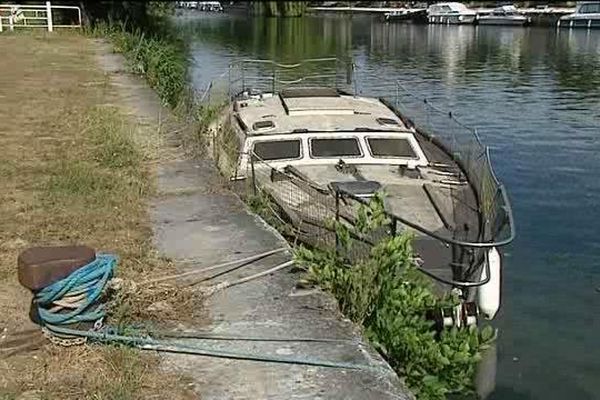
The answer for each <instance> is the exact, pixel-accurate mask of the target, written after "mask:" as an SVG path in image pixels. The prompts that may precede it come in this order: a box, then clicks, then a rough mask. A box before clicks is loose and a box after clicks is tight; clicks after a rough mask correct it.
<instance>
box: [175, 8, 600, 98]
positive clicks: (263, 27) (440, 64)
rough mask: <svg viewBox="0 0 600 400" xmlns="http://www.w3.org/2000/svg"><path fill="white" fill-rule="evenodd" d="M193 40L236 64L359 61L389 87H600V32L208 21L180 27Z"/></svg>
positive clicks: (358, 20)
mask: <svg viewBox="0 0 600 400" xmlns="http://www.w3.org/2000/svg"><path fill="white" fill-rule="evenodd" d="M180 25H181V27H182V29H183V31H184V32H186V33H187V34H188V35H190V38H191V40H196V41H202V42H204V43H207V44H212V45H217V46H219V47H221V48H226V49H228V50H229V51H231V53H232V55H233V56H234V57H257V58H269V59H275V60H280V61H290V62H291V61H297V60H299V59H303V58H313V57H323V56H329V55H337V56H342V57H347V56H350V55H352V56H354V57H355V59H358V60H359V64H360V63H363V64H364V66H365V67H366V69H367V70H369V71H371V72H374V73H376V75H378V77H379V78H380V79H381V78H382V77H384V76H385V77H386V79H387V80H389V78H390V77H392V76H403V75H409V76H411V75H419V76H420V77H422V78H426V79H440V80H444V81H449V82H454V81H457V82H458V81H462V82H466V83H469V82H473V81H478V80H480V79H482V78H483V76H484V74H494V73H498V74H499V76H502V75H501V74H506V79H507V82H508V83H509V84H510V85H515V86H521V85H523V86H529V85H530V82H531V81H532V80H534V79H535V78H536V74H537V73H538V72H539V71H540V70H549V71H551V72H552V73H553V76H554V79H556V82H557V84H558V86H559V87H562V88H567V89H577V90H582V91H594V90H599V89H598V88H599V87H600V32H593V31H592V32H589V31H585V30H579V31H577V30H561V31H556V30H553V29H547V28H519V27H501V26H499V27H496V26H480V27H472V26H441V25H412V24H402V23H388V24H386V23H382V22H380V21H379V20H377V19H375V18H368V17H355V18H345V17H306V18H291V19H278V18H261V17H246V16H245V17H233V16H232V17H228V16H220V17H204V18H194V19H187V20H180Z"/></svg>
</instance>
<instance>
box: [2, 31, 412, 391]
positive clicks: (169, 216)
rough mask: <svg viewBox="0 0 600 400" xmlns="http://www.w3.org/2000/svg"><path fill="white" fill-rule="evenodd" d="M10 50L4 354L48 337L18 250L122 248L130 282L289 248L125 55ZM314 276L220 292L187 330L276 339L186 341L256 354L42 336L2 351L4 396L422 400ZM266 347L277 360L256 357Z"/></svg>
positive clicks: (14, 46) (60, 43) (63, 48)
mask: <svg viewBox="0 0 600 400" xmlns="http://www.w3.org/2000/svg"><path fill="white" fill-rule="evenodd" d="M0 45H2V48H3V49H5V50H6V53H5V54H8V55H9V56H8V57H7V58H6V60H7V64H6V65H3V67H4V69H3V71H5V73H4V74H3V77H2V79H3V81H2V83H3V86H2V87H3V91H2V92H0V93H1V96H0V102H1V104H0V105H2V106H3V108H2V109H3V110H6V113H5V114H3V115H2V119H1V120H2V121H3V128H4V129H3V135H4V137H3V144H4V145H5V146H6V147H5V149H6V152H4V153H3V154H2V157H3V158H2V161H3V162H2V165H3V169H2V177H3V180H2V185H3V187H2V189H3V190H2V196H3V197H4V198H3V199H2V200H3V201H2V208H1V209H0V213H1V214H0V215H2V220H3V221H6V224H5V225H6V228H5V229H4V231H3V233H2V234H3V239H4V240H3V247H2V249H1V253H0V254H1V255H2V260H3V261H4V262H3V263H2V267H3V269H2V271H1V272H2V274H1V276H2V280H3V281H2V286H3V289H4V290H3V291H2V294H3V296H2V297H0V305H1V306H2V308H3V310H7V312H6V313H5V314H4V315H3V319H2V321H1V327H2V332H3V333H2V338H0V345H6V344H7V342H9V341H11V340H13V339H14V338H16V336H17V335H18V333H19V332H21V331H22V330H23V329H35V326H33V325H32V324H31V323H30V322H29V321H28V308H29V300H30V298H31V294H30V293H29V292H28V291H26V290H25V289H23V288H22V287H21V286H20V285H19V284H18V282H17V280H16V265H15V259H16V256H17V254H18V253H19V251H21V250H22V249H24V248H26V247H28V246H31V245H40V244H46V245H52V244H65V243H86V244H89V245H91V246H94V247H96V248H97V249H98V250H102V251H109V252H114V253H116V254H118V255H119V257H120V264H119V268H118V271H119V277H121V278H125V279H127V280H131V281H136V282H139V281H141V280H145V279H147V278H148V277H153V276H163V275H165V274H166V273H168V272H169V271H172V266H173V265H174V264H175V265H177V264H183V265H185V268H183V267H181V266H180V268H178V269H177V270H178V271H180V272H181V271H190V270H194V269H196V270H197V269H198V268H202V267H203V266H206V265H211V264H214V263H218V262H219V261H228V260H231V259H238V258H240V257H242V256H243V255H246V254H254V253H257V252H261V251H264V250H270V249H272V248H277V247H284V246H286V244H285V242H284V241H283V239H281V238H280V237H279V236H278V235H277V234H276V233H275V232H274V231H273V230H272V229H271V228H269V227H268V226H266V225H265V224H264V222H262V221H261V220H260V219H258V218H257V217H255V216H254V215H253V214H251V213H250V212H249V211H248V209H247V208H246V206H245V205H244V204H243V203H242V202H241V200H239V198H237V197H236V196H235V195H234V194H233V193H232V192H230V191H229V190H227V185H226V184H225V183H224V182H223V181H222V180H221V178H220V176H219V175H218V173H217V172H216V170H215V169H214V167H213V166H212V161H211V160H189V159H188V158H186V156H185V150H184V149H183V148H182V139H183V138H182V136H184V135H182V134H181V132H182V130H181V129H179V128H180V127H178V126H176V122H175V121H176V119H174V118H171V117H170V116H171V113H170V111H169V110H168V109H166V108H165V107H164V106H163V105H162V102H161V100H160V99H159V97H158V96H157V94H156V93H155V92H153V91H152V90H151V89H150V88H149V87H148V86H147V84H146V83H144V81H143V80H141V78H139V77H135V76H133V75H131V74H128V73H125V69H126V68H127V67H126V63H125V61H124V59H123V58H122V57H121V56H119V55H116V54H114V53H113V52H112V50H111V46H110V45H108V44H107V43H106V42H104V41H97V40H92V39H89V38H84V37H82V36H79V35H75V34H68V35H39V36H38V35H27V34H23V35H11V36H3V37H1V38H0ZM8 62H10V64H9V63H8ZM48 66H51V67H50V68H49V67H48ZM4 89H6V90H4ZM4 132H6V133H4ZM24 151H25V152H26V153H25V154H26V155H25V156H23V152H24ZM155 173H156V177H157V179H158V188H157V189H158V190H157V191H156V192H155V190H154V189H155V184H154V182H155V180H154V179H155V178H154V176H155ZM154 194H156V197H155V198H154V200H152V201H151V198H152V197H153V195H154ZM149 202H151V204H152V205H151V207H150V215H151V218H149V215H148V213H147V212H148V211H147V210H148V208H147V207H148V204H149ZM150 221H152V226H151V224H150ZM153 238H154V240H155V243H156V245H157V246H158V250H159V252H158V253H157V252H156V251H155V248H154V246H153ZM286 259H289V254H288V255H287V256H286V255H284V254H281V255H280V256H277V257H275V258H274V259H273V258H272V259H270V260H269V259H266V260H263V261H261V262H257V263H254V264H253V265H251V266H248V267H246V268H244V269H240V270H239V271H236V272H235V273H233V274H230V275H226V276H223V278H221V279H226V280H227V281H232V280H233V281H235V280H236V279H238V278H241V277H247V276H249V275H252V274H256V273H260V272H264V271H265V270H266V269H268V268H270V267H271V266H272V265H271V264H270V263H271V262H273V263H277V262H278V261H284V260H286ZM190 260H194V261H193V262H191V263H190ZM302 274H303V273H302V272H301V271H294V272H289V271H279V272H277V273H272V274H268V275H267V276H265V277H263V278H261V279H255V280H252V281H249V282H247V283H244V284H240V285H236V286H234V287H232V288H229V289H227V290H221V291H219V292H217V293H215V294H214V295H213V296H211V297H210V298H209V299H207V301H206V306H205V308H206V312H207V315H204V318H203V319H202V320H195V321H189V320H188V321H186V322H185V323H183V324H180V325H179V327H180V328H188V329H192V330H195V331H196V332H197V331H198V330H200V329H201V330H202V332H203V333H205V334H213V335H215V334H218V335H225V336H226V335H231V336H240V335H241V334H243V335H244V336H246V335H248V337H254V338H266V339H268V338H278V339H277V340H273V339H270V340H264V339H263V340H259V341H258V342H257V341H255V340H250V341H249V340H242V341H239V340H233V341H230V342H220V343H221V344H220V345H215V344H214V343H213V344H212V345H209V344H208V343H206V341H202V340H198V339H187V340H181V341H180V343H181V344H186V345H200V346H203V347H204V348H212V350H214V351H218V350H221V351H229V352H234V353H238V354H242V355H244V354H245V356H242V357H240V358H242V359H239V360H224V359H222V358H207V357H198V356H189V355H172V356H164V357H158V356H155V355H152V354H148V353H141V352H139V351H136V350H132V349H129V348H125V347H121V346H93V345H91V346H83V347H80V346H76V347H69V348H63V347H58V346H56V345H53V344H49V343H48V342H46V341H45V340H44V339H43V337H41V336H39V335H38V336H37V337H36V340H37V341H38V344H37V346H36V347H37V348H36V349H31V348H28V349H26V350H27V351H23V352H21V353H19V354H16V355H13V354H2V355H10V357H8V358H5V359H4V358H3V359H2V360H1V361H0V370H1V371H2V375H1V376H2V377H1V378H0V379H1V380H0V383H1V384H2V385H1V387H2V389H1V391H0V394H1V395H2V396H3V397H7V398H25V397H23V396H29V397H28V398H46V397H50V398H66V399H81V398H100V399H111V398H125V399H138V398H139V399H142V398H144V399H145V398H150V397H153V396H154V397H157V398H167V397H168V398H172V399H186V398H197V397H198V396H200V395H201V396H202V398H204V399H211V398H212V399H222V398H224V397H227V396H230V395H234V396H237V397H236V398H281V399H288V398H291V397H293V396H298V394H299V393H301V394H302V396H307V397H308V398H318V397H322V398H328V399H336V398H339V399H350V398H356V399H362V398H374V399H392V398H393V399H398V398H401V399H404V398H406V399H409V398H411V396H410V394H409V393H408V391H407V390H406V389H405V388H404V387H403V385H402V383H401V381H400V380H399V379H398V377H397V376H396V374H395V373H394V372H393V371H392V370H391V368H390V367H389V366H388V365H387V364H386V363H385V362H384V361H383V360H382V359H381V357H380V356H379V355H378V354H377V353H376V352H374V351H373V350H372V349H370V347H369V346H368V345H367V344H366V343H364V342H363V341H362V339H361V336H360V333H359V332H358V330H357V329H356V327H355V326H354V325H353V324H352V323H350V322H349V321H347V320H344V319H343V317H342V316H341V315H340V314H339V311H338V310H337V307H336V303H335V301H334V300H333V298H331V297H330V296H329V295H326V294H324V293H322V292H320V291H315V290H313V291H306V292H304V291H301V290H297V289H296V283H297V281H298V279H299V278H300V277H301V276H302ZM216 283H217V284H220V283H223V281H222V280H221V281H220V280H218V279H217V280H216ZM199 290H200V289H199ZM142 291H143V290H142ZM150 305H152V304H150ZM113 306H114V305H113ZM125 307H126V308H122V304H116V308H113V310H114V311H117V312H116V313H114V314H113V315H111V316H112V318H113V319H111V320H110V321H109V323H112V322H115V321H118V320H119V318H120V317H126V316H127V314H130V313H132V312H133V311H136V312H142V314H141V315H136V317H137V318H138V320H143V319H144V318H152V317H153V318H154V319H155V320H156V319H157V316H156V315H155V314H156V313H157V312H156V307H155V308H154V309H153V310H154V311H152V312H151V313H146V314H143V312H144V311H149V310H150V308H149V307H148V308H142V309H140V308H139V305H138V308H136V309H132V308H131V307H136V304H135V303H131V302H125ZM127 307H128V308H127ZM161 307H162V306H161ZM197 311H198V309H197V308H195V309H191V310H190V312H197ZM179 316H181V315H179ZM115 318H116V319H115ZM175 319H176V320H180V319H179V318H175ZM159 322H164V321H160V320H159ZM298 337H300V338H309V339H311V340H310V341H306V340H304V339H295V338H298ZM280 339H281V340H283V342H282V341H281V340H280ZM319 339H324V340H323V341H321V342H318V340H319ZM315 340H317V342H315ZM211 346H212V347H211ZM21 350H23V349H21ZM3 353H4V352H3ZM253 354H254V355H255V356H260V357H266V358H271V359H272V362H255V361H250V360H248V359H249V358H252V357H253V356H252V355H253ZM290 360H291V361H290ZM290 362H291V365H290ZM307 363H308V364H312V365H306V364H307ZM40 368H44V371H45V372H44V373H40ZM241 371H243V372H241Z"/></svg>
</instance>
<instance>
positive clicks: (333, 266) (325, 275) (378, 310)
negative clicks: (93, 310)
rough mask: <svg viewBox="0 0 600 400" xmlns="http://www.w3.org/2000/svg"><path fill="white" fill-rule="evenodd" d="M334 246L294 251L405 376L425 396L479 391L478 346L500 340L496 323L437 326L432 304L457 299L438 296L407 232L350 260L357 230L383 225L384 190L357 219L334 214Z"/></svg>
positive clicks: (369, 231) (363, 232)
mask: <svg viewBox="0 0 600 400" xmlns="http://www.w3.org/2000/svg"><path fill="white" fill-rule="evenodd" d="M331 224H332V227H333V228H334V229H335V230H336V233H337V238H338V246H337V248H336V249H324V250H321V249H308V248H306V247H299V248H297V249H296V251H295V258H296V260H297V261H298V263H299V264H300V265H303V266H305V267H306V269H307V271H308V276H309V279H310V280H312V281H313V282H314V283H317V284H319V285H320V286H321V287H323V288H324V289H325V290H328V291H330V292H331V293H332V294H333V295H334V296H335V297H336V299H337V300H338V302H339V305H340V308H341V311H342V312H343V313H344V314H345V315H346V316H347V317H348V318H350V319H351V320H352V321H354V322H356V323H359V324H361V325H362V326H363V328H364V332H365V336H366V337H367V338H368V339H369V340H370V341H371V343H372V344H373V345H374V346H375V347H376V348H377V350H378V351H379V352H380V353H381V354H382V355H383V357H385V358H386V359H387V360H388V362H389V363H390V365H391V366H392V367H393V368H394V369H395V370H396V371H397V372H398V373H399V374H400V375H401V376H403V377H404V379H405V380H406V382H407V384H408V385H409V387H410V388H411V389H412V390H413V391H414V392H415V394H416V395H417V397H418V398H419V399H444V398H445V397H446V396H447V395H448V394H451V393H461V394H469V393H472V392H473V377H474V373H475V366H476V363H477V361H478V360H479V359H480V352H481V351H482V350H483V349H484V348H485V347H486V345H487V344H488V343H489V342H490V341H492V340H493V339H494V331H493V329H492V328H491V327H487V328H485V329H482V330H480V329H478V328H477V327H474V326H472V327H469V328H464V329H457V328H452V329H447V330H443V331H441V332H438V331H437V330H436V328H435V326H434V322H433V321H432V320H430V319H428V317H427V316H428V314H429V312H430V311H431V310H436V309H440V308H447V307H449V306H452V305H455V304H457V301H458V300H457V299H456V298H455V297H453V296H451V295H448V296H444V297H439V296H437V295H436V294H435V293H434V291H433V290H432V287H431V283H430V282H429V281H428V280H427V278H425V277H424V276H423V275H422V274H421V273H420V272H419V271H418V270H417V269H416V266H415V263H414V254H413V250H412V247H411V242H412V239H413V237H412V235H411V234H410V233H408V232H405V233H402V234H401V235H397V236H391V237H390V236H386V237H385V238H384V239H382V240H380V241H378V242H377V243H376V244H375V245H374V246H373V247H372V248H371V251H370V254H369V257H367V258H366V259H361V260H360V261H351V260H352V257H351V256H350V255H351V254H352V250H353V246H355V242H356V240H355V239H353V238H355V237H361V236H362V237H364V236H368V235H369V234H372V233H373V232H376V231H377V230H380V229H385V227H386V226H387V225H388V224H389V220H388V218H387V217H386V214H385V212H384V198H383V195H381V194H378V195H376V196H375V197H374V198H373V199H372V201H371V202H370V204H369V205H361V206H359V208H358V210H357V220H356V222H355V223H354V225H353V226H349V225H347V224H344V223H340V222H336V221H331Z"/></svg>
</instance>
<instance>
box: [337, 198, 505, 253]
mask: <svg viewBox="0 0 600 400" xmlns="http://www.w3.org/2000/svg"><path fill="white" fill-rule="evenodd" d="M337 193H339V194H340V195H343V196H345V197H349V198H351V199H352V200H355V201H358V202H360V203H361V204H365V205H367V204H369V202H368V201H367V200H366V199H364V198H361V197H358V196H356V195H353V194H352V193H350V192H348V191H345V190H343V189H338V190H336V194H337ZM503 193H504V192H503ZM506 200H507V201H508V198H506ZM384 213H385V215H386V216H387V217H389V218H390V219H392V221H397V222H400V223H401V224H403V225H406V226H408V227H410V228H413V229H415V230H417V231H419V232H421V233H423V234H425V235H427V236H430V237H432V238H434V239H436V240H439V241H440V242H443V243H446V244H452V245H455V246H460V247H467V248H492V247H502V246H506V245H507V244H509V243H510V242H512V241H513V239H514V237H515V232H514V229H513V224H512V223H511V224H510V226H511V233H510V235H509V237H508V238H506V239H504V240H500V241H497V242H466V241H462V240H457V239H451V238H446V237H444V236H441V235H438V234H437V233H435V232H432V231H430V230H428V229H426V228H423V227H422V226H420V225H418V224H416V223H414V222H411V221H408V220H406V219H404V218H402V217H400V216H398V215H395V214H391V213H389V212H387V211H384ZM507 214H508V216H509V217H508V218H509V219H510V220H511V221H512V219H513V216H512V210H511V209H510V208H509V211H508V213H507Z"/></svg>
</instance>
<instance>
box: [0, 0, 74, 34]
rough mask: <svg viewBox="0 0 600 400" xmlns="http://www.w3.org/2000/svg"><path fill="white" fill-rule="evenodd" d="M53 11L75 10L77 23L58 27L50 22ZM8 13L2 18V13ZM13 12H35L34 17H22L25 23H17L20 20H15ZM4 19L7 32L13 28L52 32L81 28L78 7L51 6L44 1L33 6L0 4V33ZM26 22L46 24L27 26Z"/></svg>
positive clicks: (48, 2)
mask: <svg viewBox="0 0 600 400" xmlns="http://www.w3.org/2000/svg"><path fill="white" fill-rule="evenodd" d="M53 10H75V11H77V23H76V24H72V25H58V24H54V23H53V22H52V11H53ZM3 11H4V12H6V11H8V12H9V15H8V16H3V15H2V12H3ZM15 12H21V14H23V13H24V12H35V16H33V17H28V16H24V15H22V19H23V20H24V21H25V23H19V22H20V20H15V17H16V16H17V14H15ZM38 13H41V14H45V16H44V17H40V16H38ZM2 19H4V20H5V21H6V22H7V23H8V28H9V30H11V31H12V30H14V29H15V28H47V29H48V31H50V32H52V31H53V30H54V28H81V27H82V17H81V8H80V7H78V6H63V5H52V4H51V2H50V1H46V2H45V4H40V5H34V4H0V32H2V31H3V30H4V25H3V24H4V23H3V21H2ZM27 20H33V21H43V20H45V21H46V24H27Z"/></svg>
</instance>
